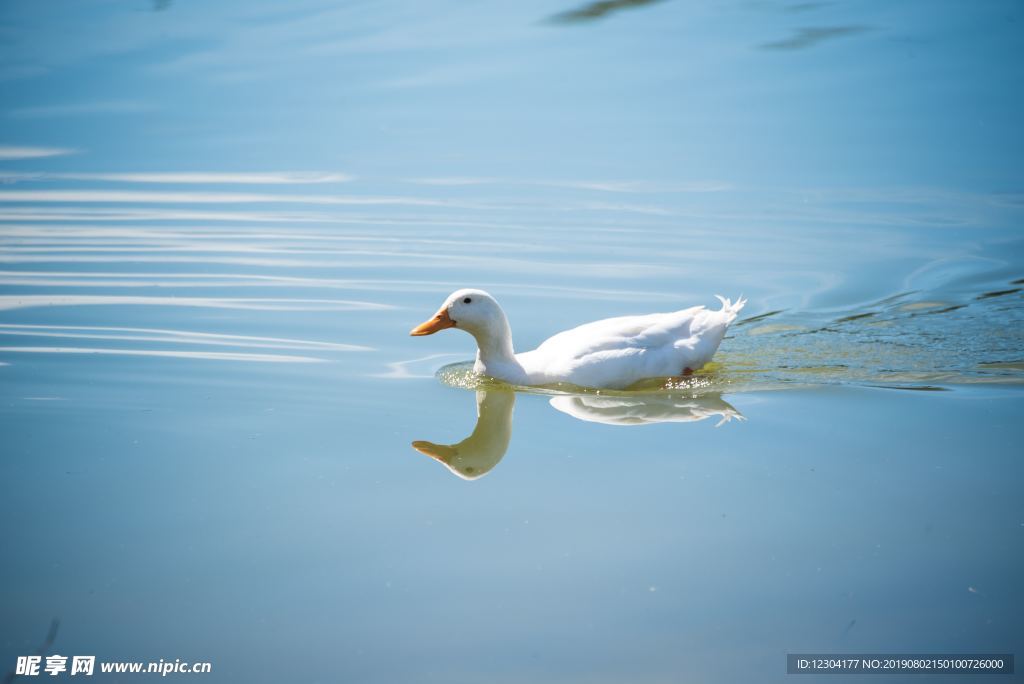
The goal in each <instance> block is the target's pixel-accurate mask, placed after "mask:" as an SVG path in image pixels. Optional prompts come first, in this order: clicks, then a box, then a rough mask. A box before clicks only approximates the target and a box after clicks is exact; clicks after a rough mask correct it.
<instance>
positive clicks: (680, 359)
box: [409, 290, 746, 389]
mask: <svg viewBox="0 0 1024 684" xmlns="http://www.w3.org/2000/svg"><path fill="white" fill-rule="evenodd" d="M718 299H719V300H720V301H721V302H722V308H721V309H720V310H718V311H708V310H707V309H705V308H704V307H703V306H694V307H691V308H689V309H683V310H682V311H674V312H672V313H656V314H647V315H643V316H622V317H619V318H606V319H604V320H600V321H594V322H593V323H586V324H584V325H581V326H579V327H577V328H573V329H572V330H566V331H565V332H561V333H558V334H557V335H555V336H554V337H551V338H548V339H547V340H545V341H544V342H543V343H542V344H541V345H540V346H539V347H537V348H536V349H534V350H533V351H529V352H524V353H522V354H516V353H515V351H514V350H513V348H512V329H511V328H510V327H509V324H508V318H506V316H505V312H504V311H502V310H501V307H500V306H498V302H497V301H495V299H494V297H492V296H491V295H489V294H487V293H486V292H484V291H483V290H458V291H456V292H453V293H452V294H451V295H449V296H448V299H446V300H445V302H444V304H443V305H442V306H441V308H440V309H438V311H437V313H436V314H435V315H434V317H433V318H431V319H430V320H428V321H426V322H424V323H422V324H420V325H418V326H416V327H415V328H413V329H412V331H411V332H410V333H409V334H410V335H432V334H434V333H436V332H437V331H439V330H444V329H445V328H460V329H462V330H465V331H466V332H468V333H469V334H470V335H472V336H473V337H475V338H476V343H477V347H478V349H477V354H476V364H475V366H474V367H473V369H474V370H475V371H476V372H477V373H480V374H482V375H487V376H490V377H492V378H496V379H498V380H502V381H504V382H507V383H509V384H512V385H549V384H554V383H558V382H566V383H571V384H573V385H578V386H580V387H594V388H607V389H624V388H626V387H629V386H630V385H632V384H634V383H636V382H638V381H640V380H643V379H646V378H657V377H671V376H676V375H685V374H688V373H690V372H692V371H695V370H697V369H699V368H700V367H701V366H703V365H704V364H705V363H707V362H708V361H710V360H711V357H712V356H713V355H714V353H715V351H716V350H717V349H718V345H719V344H720V343H721V342H722V338H723V337H724V336H725V331H726V329H727V328H728V327H729V324H730V323H732V321H733V320H735V318H736V315H737V313H738V312H739V310H740V309H742V308H743V305H744V304H746V300H745V299H743V298H740V299H739V300H737V301H736V303H735V304H734V303H732V302H730V301H729V300H728V299H725V298H723V297H718Z"/></svg>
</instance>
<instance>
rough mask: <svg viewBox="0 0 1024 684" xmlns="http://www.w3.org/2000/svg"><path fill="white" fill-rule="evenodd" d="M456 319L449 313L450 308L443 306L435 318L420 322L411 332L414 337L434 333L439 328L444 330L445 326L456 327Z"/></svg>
mask: <svg viewBox="0 0 1024 684" xmlns="http://www.w3.org/2000/svg"><path fill="white" fill-rule="evenodd" d="M454 325H455V321H453V320H452V319H451V317H450V316H449V315H448V309H447V308H443V309H441V310H440V311H438V312H437V313H436V314H435V315H434V317H433V318H431V319H430V320H429V321H424V322H423V323H420V324H419V325H417V326H416V327H415V328H413V329H412V330H411V331H409V334H410V335H412V336H413V337H419V336H420V335H433V334H434V333H436V332H437V331H438V330H444V329H445V328H451V327H454Z"/></svg>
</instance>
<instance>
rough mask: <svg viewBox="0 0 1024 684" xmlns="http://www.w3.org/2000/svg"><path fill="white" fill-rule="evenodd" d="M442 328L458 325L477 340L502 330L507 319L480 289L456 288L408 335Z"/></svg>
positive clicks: (496, 304) (495, 302) (434, 331)
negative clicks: (428, 317) (431, 314)
mask: <svg viewBox="0 0 1024 684" xmlns="http://www.w3.org/2000/svg"><path fill="white" fill-rule="evenodd" d="M445 328H461V329H462V330H465V331H466V332H468V333H469V334H470V335H472V336H473V337H476V338H478V339H479V338H482V337H490V336H492V335H500V334H502V333H504V332H505V331H506V330H507V328H508V320H507V319H506V318H505V313H504V312H503V311H502V310H501V307H500V306H498V302H497V301H496V300H495V299H494V297H492V296H491V295H489V294H488V293H486V292H484V291H483V290H470V289H466V290H457V291H455V292H453V293H451V294H450V295H448V298H447V299H446V300H445V301H444V304H442V305H441V308H440V309H438V310H437V313H436V314H434V316H433V317H432V318H430V319H429V320H426V321H424V322H423V323H420V324H419V325H417V326H416V327H415V328H413V329H412V330H411V331H410V332H409V334H410V335H412V336H414V337H418V336H420V335H433V334H434V333H436V332H438V331H439V330H444V329H445Z"/></svg>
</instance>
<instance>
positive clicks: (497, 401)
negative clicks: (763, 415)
mask: <svg viewBox="0 0 1024 684" xmlns="http://www.w3.org/2000/svg"><path fill="white" fill-rule="evenodd" d="M515 403H516V393H515V392H514V391H512V390H510V389H486V390H477V392H476V415H477V418H476V427H474V428H473V432H472V434H470V435H469V437H467V438H466V439H464V440H462V441H461V442H458V443H457V444H435V443H434V442H427V441H422V440H418V441H415V442H413V443H412V446H413V448H414V449H416V450H417V451H419V452H420V453H422V454H426V455H427V456H429V457H430V458H432V459H434V460H435V461H437V462H438V463H440V464H441V465H443V466H444V467H445V468H447V469H448V470H449V471H451V472H452V473H453V474H455V475H456V476H458V477H461V478H462V479H464V480H475V479H477V478H480V477H483V476H484V475H486V474H487V473H489V472H490V471H491V469H492V468H494V466H496V465H498V462H499V461H500V460H501V459H502V457H503V456H504V455H505V452H506V451H508V445H509V442H510V441H511V439H512V409H513V408H514V407H515ZM550 404H551V405H552V406H554V407H555V408H556V409H558V410H559V411H561V412H562V413H567V414H569V415H570V416H572V417H573V418H577V419H579V420H585V421H588V422H591V423H605V424H607V425H649V424H651V423H690V422H696V421H699V420H704V419H706V418H711V417H713V416H718V417H719V418H720V419H719V421H718V423H717V425H716V426H715V427H718V426H719V425H722V423H727V422H729V421H730V420H732V419H734V418H735V419H737V420H745V418H744V417H743V414H741V413H740V412H739V411H737V410H736V409H735V408H734V407H733V406H732V405H731V404H729V402H727V401H725V400H724V399H722V395H721V394H718V393H709V394H702V395H698V396H685V395H681V396H676V395H659V394H636V395H630V396H609V395H596V394H582V395H558V396H554V397H551V400H550Z"/></svg>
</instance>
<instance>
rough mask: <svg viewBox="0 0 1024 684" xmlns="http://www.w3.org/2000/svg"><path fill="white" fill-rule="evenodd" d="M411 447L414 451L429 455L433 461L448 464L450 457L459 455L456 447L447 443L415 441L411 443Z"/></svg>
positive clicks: (450, 460)
mask: <svg viewBox="0 0 1024 684" xmlns="http://www.w3.org/2000/svg"><path fill="white" fill-rule="evenodd" d="M412 448H413V449H415V450H416V451H418V452H420V453H421V454H424V455H426V456H429V457H430V458H432V459H434V460H435V461H440V462H441V463H445V464H449V463H451V462H452V459H453V458H455V457H456V456H458V455H459V451H458V449H456V448H455V447H452V446H448V445H447V444H434V443H433V442H424V441H415V442H413V443H412Z"/></svg>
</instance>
